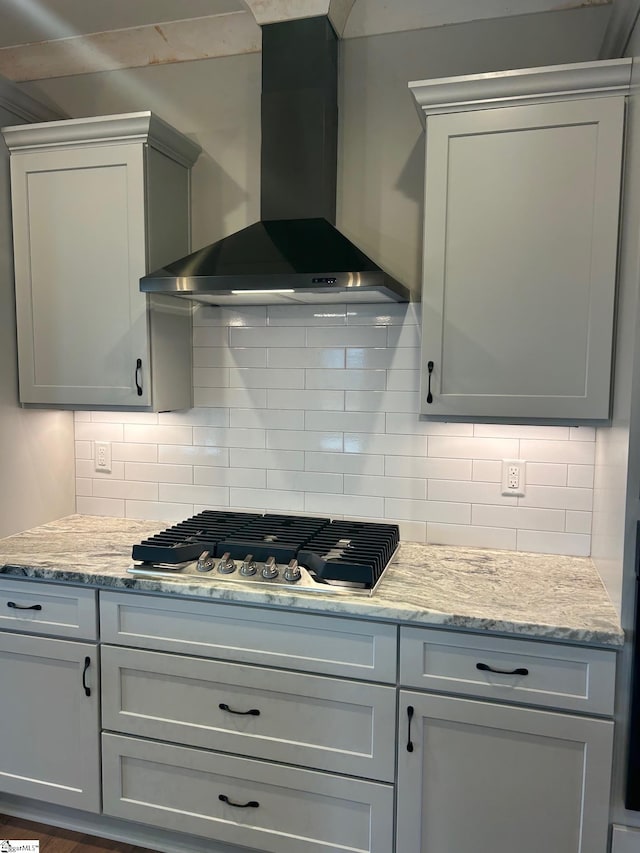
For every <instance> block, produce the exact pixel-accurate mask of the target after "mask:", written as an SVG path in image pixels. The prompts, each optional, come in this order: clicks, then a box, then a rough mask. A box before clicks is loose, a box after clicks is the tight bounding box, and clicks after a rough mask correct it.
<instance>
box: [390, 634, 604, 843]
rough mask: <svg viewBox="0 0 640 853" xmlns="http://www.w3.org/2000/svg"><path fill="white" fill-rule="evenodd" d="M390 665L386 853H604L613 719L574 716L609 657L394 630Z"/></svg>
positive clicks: (594, 705) (600, 687) (591, 708)
mask: <svg viewBox="0 0 640 853" xmlns="http://www.w3.org/2000/svg"><path fill="white" fill-rule="evenodd" d="M400 668H401V676H400V678H401V690H400V703H399V721H400V723H399V725H400V729H399V732H400V734H399V744H398V781H397V785H398V807H397V808H398V810H397V846H396V850H397V853H451V851H454V850H455V853H478V851H491V853H512V851H514V850H518V851H519V853H540V851H541V850H544V851H546V853H605V851H606V850H607V833H608V818H609V786H610V777H611V759H612V745H613V721H612V720H611V719H602V718H595V717H591V716H578V715H577V714H576V713H575V711H576V710H579V711H581V712H582V713H585V714H587V713H588V714H600V715H606V716H609V717H611V716H612V715H613V696H614V692H613V684H614V677H615V652H610V651H602V650H598V649H584V648H571V647H567V646H556V645H554V644H550V643H535V642H528V641H522V640H509V639H498V638H492V637H477V636H473V635H464V634H460V635H456V634H455V633H450V632H444V631H437V630H429V629H416V628H401V630H400ZM408 687H422V688H428V689H429V690H439V691H444V690H446V691H447V692H448V693H449V694H453V695H438V694H436V693H433V692H426V691H425V692H418V691H416V690H411V689H406V688H408ZM466 697H481V699H476V698H466ZM523 705H537V706H547V707H549V706H550V707H554V708H557V709H558V710H554V711H550V710H546V709H545V710H543V709H542V708H540V707H536V708H528V707H523ZM563 705H564V706H565V707H564V708H563ZM567 711H570V712H571V713H567Z"/></svg>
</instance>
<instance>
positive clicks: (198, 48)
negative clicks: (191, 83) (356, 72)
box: [0, 0, 640, 81]
mask: <svg viewBox="0 0 640 853" xmlns="http://www.w3.org/2000/svg"><path fill="white" fill-rule="evenodd" d="M638 8H640V0H1V2H0V74H2V75H4V76H5V77H8V78H10V79H13V80H17V81H24V80H37V79H43V78H47V77H59V76H66V75H70V74H82V73H91V72H93V71H102V70H109V69H115V68H130V67H140V66H144V65H152V64H162V63H168V62H183V61H188V60H193V59H203V58H209V57H214V56H226V55H230V54H236V53H250V52H255V51H259V50H260V46H261V31H260V26H259V25H261V24H264V23H270V22H273V21H282V20H288V19H294V18H304V17H310V16H313V15H317V14H328V15H329V16H330V18H331V20H332V21H333V23H334V26H335V27H336V29H337V30H338V31H339V33H340V35H341V36H342V37H343V38H358V37H361V36H367V35H376V34H381V33H388V32H398V31H402V30H413V29H422V28H427V27H440V26H446V25H450V24H459V23H464V22H467V21H473V20H479V19H486V18H502V17H508V16H511V15H521V14H535V13H538V12H554V11H557V12H562V11H567V10H569V9H574V10H575V11H576V14H589V15H591V16H596V17H597V21H598V26H601V27H602V33H603V39H605V33H606V32H607V31H612V30H613V29H615V28H614V27H613V23H617V26H618V29H620V27H621V24H620V22H621V21H622V22H623V25H622V27H621V28H622V31H624V30H625V28H626V27H627V25H628V23H629V21H631V19H632V18H633V19H634V20H635V15H637V10H638ZM605 41H606V39H605ZM618 41H619V38H618ZM613 50H614V48H611V47H610V48H609V51H610V52H609V55H614V53H613Z"/></svg>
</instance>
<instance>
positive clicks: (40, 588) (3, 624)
mask: <svg viewBox="0 0 640 853" xmlns="http://www.w3.org/2000/svg"><path fill="white" fill-rule="evenodd" d="M0 630H3V631H25V632H28V633H29V634H50V635H51V636H54V637H74V638H77V639H82V640H95V639H96V638H97V636H98V627H97V609H96V593H95V590H93V589H85V588H82V587H73V586H65V585H63V584H53V583H39V582H37V581H31V580H14V579H9V578H0Z"/></svg>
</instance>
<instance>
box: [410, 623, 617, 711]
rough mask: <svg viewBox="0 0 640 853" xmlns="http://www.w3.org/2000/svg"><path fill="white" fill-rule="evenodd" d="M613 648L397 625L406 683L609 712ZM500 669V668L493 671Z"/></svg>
mask: <svg viewBox="0 0 640 853" xmlns="http://www.w3.org/2000/svg"><path fill="white" fill-rule="evenodd" d="M615 668H616V653H615V652H613V651H606V650H603V649H589V648H581V647H577V646H575V647H574V646H559V645H557V644H554V643H544V642H530V641H527V640H512V639H508V638H507V639H503V638H498V637H481V636H477V635H473V634H454V633H449V632H445V631H437V630H430V629H426V628H402V629H401V631H400V681H401V684H403V685H404V686H407V687H418V688H420V689H423V690H437V691H440V692H443V693H454V694H460V695H465V696H479V697H486V698H488V699H500V700H504V701H507V702H515V703H522V704H526V705H539V706H542V707H548V708H559V709H564V710H569V711H581V712H585V713H590V714H602V715H607V716H608V715H611V714H613V700H614V684H615ZM495 670H502V671H503V672H496V671H495Z"/></svg>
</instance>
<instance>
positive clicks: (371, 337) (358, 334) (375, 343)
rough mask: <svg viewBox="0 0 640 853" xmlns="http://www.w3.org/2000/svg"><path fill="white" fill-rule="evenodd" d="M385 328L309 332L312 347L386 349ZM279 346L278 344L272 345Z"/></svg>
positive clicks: (326, 329) (336, 327)
mask: <svg viewBox="0 0 640 853" xmlns="http://www.w3.org/2000/svg"><path fill="white" fill-rule="evenodd" d="M386 345H387V329H386V327H385V326H352V327H349V328H347V327H342V328H341V327H339V326H335V327H333V326H322V327H315V328H310V329H308V330H307V346H310V347H386ZM272 346H277V344H272Z"/></svg>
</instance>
